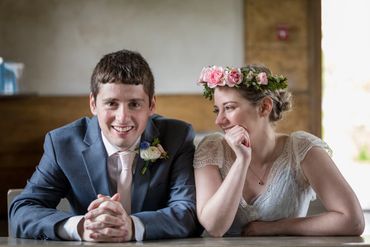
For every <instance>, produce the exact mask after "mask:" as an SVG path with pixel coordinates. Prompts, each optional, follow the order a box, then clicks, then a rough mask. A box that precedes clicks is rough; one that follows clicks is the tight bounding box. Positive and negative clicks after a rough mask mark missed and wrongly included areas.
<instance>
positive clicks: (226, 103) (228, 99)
mask: <svg viewBox="0 0 370 247" xmlns="http://www.w3.org/2000/svg"><path fill="white" fill-rule="evenodd" d="M214 112H215V113H216V121H215V123H216V125H217V126H218V127H220V128H221V129H222V130H223V131H224V132H226V131H227V130H228V129H230V128H232V127H234V126H235V125H239V126H242V127H244V128H245V129H246V130H247V131H248V133H249V134H251V133H252V132H255V131H256V130H257V129H258V128H260V127H261V124H260V122H259V121H260V120H261V119H262V118H261V116H260V114H259V107H258V106H254V105H252V104H251V103H250V102H249V101H248V100H247V99H245V98H243V97H242V96H241V95H240V93H239V92H238V91H237V89H235V88H230V87H216V89H215V92H214Z"/></svg>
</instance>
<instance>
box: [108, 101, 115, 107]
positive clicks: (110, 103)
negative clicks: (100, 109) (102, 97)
mask: <svg viewBox="0 0 370 247" xmlns="http://www.w3.org/2000/svg"><path fill="white" fill-rule="evenodd" d="M105 105H106V106H108V107H114V106H115V105H116V102H114V101H108V102H106V103H105Z"/></svg>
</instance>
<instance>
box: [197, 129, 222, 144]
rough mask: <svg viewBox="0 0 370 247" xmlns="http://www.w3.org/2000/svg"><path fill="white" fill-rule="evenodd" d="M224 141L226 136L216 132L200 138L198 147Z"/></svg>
mask: <svg viewBox="0 0 370 247" xmlns="http://www.w3.org/2000/svg"><path fill="white" fill-rule="evenodd" d="M223 139H224V136H223V135H222V134H221V133H219V132H214V133H210V134H206V135H201V136H199V137H198V145H197V146H201V145H204V143H209V142H221V141H222V140H223Z"/></svg>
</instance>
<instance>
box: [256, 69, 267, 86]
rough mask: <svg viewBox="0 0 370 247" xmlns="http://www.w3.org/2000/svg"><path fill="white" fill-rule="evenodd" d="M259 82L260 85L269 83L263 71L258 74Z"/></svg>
mask: <svg viewBox="0 0 370 247" xmlns="http://www.w3.org/2000/svg"><path fill="white" fill-rule="evenodd" d="M257 83H258V84H260V85H267V84H268V79H267V75H266V73H265V72H261V73H259V74H258V75H257Z"/></svg>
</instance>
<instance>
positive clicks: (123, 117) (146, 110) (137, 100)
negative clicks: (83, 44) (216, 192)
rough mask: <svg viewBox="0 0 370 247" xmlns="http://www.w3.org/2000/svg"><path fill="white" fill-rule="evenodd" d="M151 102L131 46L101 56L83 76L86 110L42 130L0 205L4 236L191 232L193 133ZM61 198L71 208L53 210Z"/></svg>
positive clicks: (145, 71)
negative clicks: (40, 145) (35, 159)
mask: <svg viewBox="0 0 370 247" xmlns="http://www.w3.org/2000/svg"><path fill="white" fill-rule="evenodd" d="M155 104H156V102H155V96H154V78H153V75H152V72H151V70H150V67H149V65H148V64H147V62H146V61H145V59H144V58H143V57H142V56H141V55H140V54H139V53H136V52H132V51H128V50H122V51H118V52H115V53H111V54H107V55H105V56H104V57H103V58H102V59H101V60H100V61H99V63H98V64H97V65H96V67H95V69H94V72H93V74H92V77H91V93H90V109H91V112H92V113H93V114H94V117H92V118H86V117H85V118H81V119H79V120H77V121H75V122H73V123H71V124H68V125H66V126H64V127H61V128H59V129H56V130H53V131H51V132H49V133H48V134H47V135H46V138H45V143H44V154H43V156H42V159H41V161H40V164H39V165H38V167H37V169H36V171H35V173H34V174H33V176H32V177H31V178H30V180H29V181H28V182H27V185H26V187H25V189H24V190H23V192H22V194H20V195H19V196H18V197H16V198H15V200H14V201H13V202H12V204H11V207H10V210H9V219H10V223H11V231H12V233H13V235H15V236H16V237H21V238H37V239H54V240H60V239H64V240H84V241H97V242H124V241H131V240H138V241H140V240H146V239H161V238H179V237H188V236H196V235H198V234H199V230H200V229H199V225H198V221H197V219H196V213H195V212H196V211H195V186H194V174H193V167H192V162H193V155H194V145H193V138H194V131H193V129H192V127H191V126H190V125H189V124H187V123H184V122H181V121H178V120H173V119H166V118H164V117H161V116H159V115H154V111H155ZM122 157H129V158H122ZM126 165H127V168H125V167H126ZM127 181H129V183H126V182H127ZM131 181H132V182H131ZM127 191H128V193H127ZM64 197H65V198H67V199H68V201H69V202H70V204H71V208H72V210H71V212H63V211H58V210H56V209H55V207H56V206H57V204H58V203H59V201H60V200H61V198H64Z"/></svg>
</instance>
